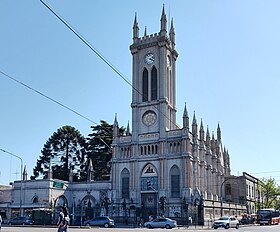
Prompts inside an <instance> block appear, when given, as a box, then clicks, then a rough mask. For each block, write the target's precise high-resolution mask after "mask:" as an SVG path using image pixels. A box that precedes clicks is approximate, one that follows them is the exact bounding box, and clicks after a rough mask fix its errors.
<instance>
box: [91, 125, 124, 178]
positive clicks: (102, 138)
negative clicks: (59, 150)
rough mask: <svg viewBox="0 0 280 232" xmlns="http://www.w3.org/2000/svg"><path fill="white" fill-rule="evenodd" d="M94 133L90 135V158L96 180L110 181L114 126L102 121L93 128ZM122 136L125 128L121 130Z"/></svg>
mask: <svg viewBox="0 0 280 232" xmlns="http://www.w3.org/2000/svg"><path fill="white" fill-rule="evenodd" d="M91 128H92V133H91V134H89V135H88V139H87V142H88V158H89V159H91V160H92V164H93V169H94V172H95V175H94V179H95V180H106V179H109V174H110V171H111V164H110V160H111V158H112V149H111V144H112V141H113V125H110V124H109V123H108V122H106V121H103V120H101V121H100V124H99V125H97V126H92V127H91ZM119 133H120V135H122V134H123V133H124V128H120V129H119Z"/></svg>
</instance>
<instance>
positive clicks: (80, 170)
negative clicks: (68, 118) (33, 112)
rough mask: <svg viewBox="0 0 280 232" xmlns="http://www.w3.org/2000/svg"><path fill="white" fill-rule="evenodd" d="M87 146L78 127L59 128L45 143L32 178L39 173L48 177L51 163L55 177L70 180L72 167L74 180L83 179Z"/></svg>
mask: <svg viewBox="0 0 280 232" xmlns="http://www.w3.org/2000/svg"><path fill="white" fill-rule="evenodd" d="M86 147H87V144H86V140H85V138H84V137H83V136H82V135H81V133H80V132H79V131H78V130H77V129H75V128H74V127H71V126H63V127H62V128H59V129H58V130H57V132H55V133H54V134H53V135H52V136H51V137H50V138H49V139H48V141H47V142H46V144H45V145H44V148H43V150H42V151H41V156H40V157H39V159H38V160H37V164H36V166H35V168H34V169H33V176H32V177H31V178H32V179H35V178H37V177H38V176H39V175H43V177H44V178H46V177H47V173H48V170H49V167H50V165H51V167H52V171H53V178H57V179H61V180H69V173H70V169H72V170H73V180H74V181H77V180H83V179H84V178H85V174H84V172H85V171H86V170H85V160H86Z"/></svg>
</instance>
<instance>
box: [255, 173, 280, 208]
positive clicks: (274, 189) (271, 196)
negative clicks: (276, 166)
mask: <svg viewBox="0 0 280 232" xmlns="http://www.w3.org/2000/svg"><path fill="white" fill-rule="evenodd" d="M260 183H261V184H260V185H259V191H260V195H261V199H260V200H261V202H260V207H261V208H277V207H278V206H277V204H278V203H277V199H278V196H279V195H280V188H279V186H278V185H277V183H276V181H275V179H274V178H272V177H270V178H269V179H265V178H262V179H261V181H260Z"/></svg>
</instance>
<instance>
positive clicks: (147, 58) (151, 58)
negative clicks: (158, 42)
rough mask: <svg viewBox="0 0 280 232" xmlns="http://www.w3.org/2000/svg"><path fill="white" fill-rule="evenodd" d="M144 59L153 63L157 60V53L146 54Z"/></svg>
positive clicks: (148, 62) (147, 62)
mask: <svg viewBox="0 0 280 232" xmlns="http://www.w3.org/2000/svg"><path fill="white" fill-rule="evenodd" d="M144 61H145V63H146V64H152V63H154V61H155V55H154V54H153V53H151V52H149V53H147V54H146V55H145V58H144Z"/></svg>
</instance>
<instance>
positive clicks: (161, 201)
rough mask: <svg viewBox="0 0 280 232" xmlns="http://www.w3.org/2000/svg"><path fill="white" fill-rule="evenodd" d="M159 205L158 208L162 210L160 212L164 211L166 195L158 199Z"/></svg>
mask: <svg viewBox="0 0 280 232" xmlns="http://www.w3.org/2000/svg"><path fill="white" fill-rule="evenodd" d="M159 207H160V210H161V211H162V213H164V212H165V208H166V197H160V199H159Z"/></svg>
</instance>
